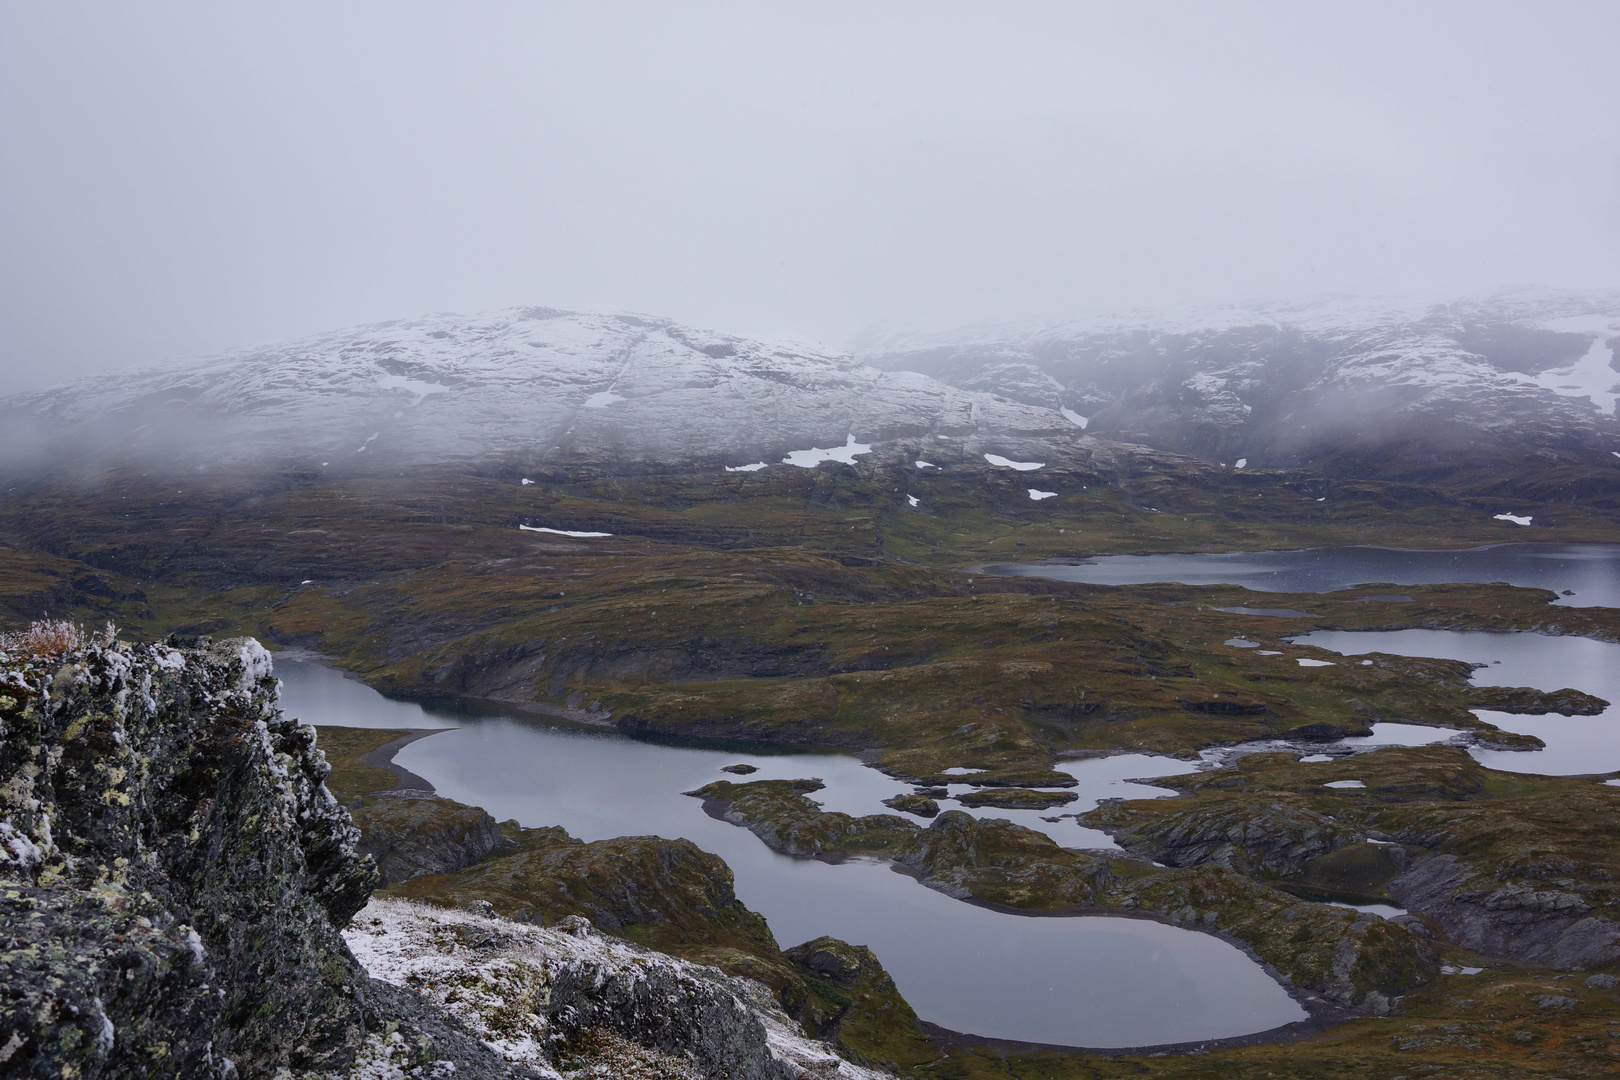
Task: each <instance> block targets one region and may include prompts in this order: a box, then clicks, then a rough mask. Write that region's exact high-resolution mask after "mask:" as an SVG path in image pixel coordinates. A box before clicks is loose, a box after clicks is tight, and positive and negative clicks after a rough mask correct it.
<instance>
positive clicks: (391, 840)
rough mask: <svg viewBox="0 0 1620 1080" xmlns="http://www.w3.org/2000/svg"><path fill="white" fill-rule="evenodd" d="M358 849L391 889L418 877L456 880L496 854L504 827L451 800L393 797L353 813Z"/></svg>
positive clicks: (384, 797) (365, 804)
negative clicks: (465, 869) (442, 876)
mask: <svg viewBox="0 0 1620 1080" xmlns="http://www.w3.org/2000/svg"><path fill="white" fill-rule="evenodd" d="M350 813H351V814H352V815H353V818H354V822H355V825H356V826H357V827H358V828H359V829H360V832H361V841H360V849H361V850H362V851H364V852H365V853H366V854H368V855H370V856H371V857H372V858H373V859H375V860H376V861H377V868H378V869H379V870H380V871H381V872H382V875H383V880H384V881H385V882H387V883H388V884H394V883H396V882H400V881H409V880H410V879H411V878H413V877H416V876H417V875H419V874H452V873H455V872H456V871H457V870H460V869H461V868H462V867H464V866H470V865H471V864H472V863H474V862H477V861H478V860H479V859H482V858H483V857H484V856H485V855H488V854H489V853H490V852H491V851H494V850H495V847H496V845H497V844H499V843H500V840H501V827H500V825H499V824H497V823H496V821H495V819H494V818H493V817H491V816H490V815H489V813H488V812H487V811H485V810H483V809H482V808H480V807H477V806H463V805H462V804H461V803H457V802H451V801H450V800H448V799H439V798H435V797H433V796H431V795H429V796H426V797H416V798H412V797H401V796H389V795H388V794H387V793H385V794H383V795H381V796H374V797H372V798H369V799H366V800H365V801H364V802H363V803H361V804H360V805H358V806H353V807H351V808H350Z"/></svg>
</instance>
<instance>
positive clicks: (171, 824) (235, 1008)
mask: <svg viewBox="0 0 1620 1080" xmlns="http://www.w3.org/2000/svg"><path fill="white" fill-rule="evenodd" d="M13 645H14V648H13V649H12V651H10V652H7V653H0V837H3V840H4V843H3V845H0V896H3V897H4V899H3V900H0V984H3V985H4V987H5V990H4V996H3V998H0V1032H4V1035H3V1036H0V1040H3V1045H0V1071H3V1072H4V1073H5V1074H6V1075H7V1076H41V1077H44V1076H52V1077H57V1076H80V1077H93V1076H109V1077H111V1076H146V1075H163V1076H222V1077H223V1076H226V1075H230V1074H231V1073H233V1072H234V1073H235V1074H236V1075H238V1076H262V1075H269V1074H270V1073H272V1072H274V1070H275V1069H276V1068H277V1067H280V1066H291V1067H294V1068H325V1067H331V1066H337V1065H343V1064H346V1063H347V1062H348V1061H349V1060H350V1059H351V1058H352V1057H353V1056H354V1054H355V1051H356V1050H357V1049H358V1048H359V1046H360V1044H361V1041H362V1040H363V1038H364V1036H365V1029H366V1020H365V1016H364V994H363V989H364V985H365V982H366V977H365V974H364V972H363V971H362V970H361V969H360V968H359V966H358V965H357V964H356V963H355V962H354V960H353V958H352V957H351V956H350V955H349V952H348V950H347V949H346V948H345V947H344V945H343V942H342V940H341V938H340V937H339V936H338V928H339V927H341V926H343V925H344V924H345V923H347V922H348V920H349V917H350V916H351V915H352V914H353V913H354V912H355V911H357V910H358V909H359V908H360V907H361V906H362V905H363V904H364V903H365V902H366V898H367V894H368V893H369V892H370V890H371V888H372V886H373V885H374V884H375V883H376V872H375V870H374V868H373V867H372V864H371V861H370V860H369V859H367V858H365V857H364V856H363V855H362V854H361V852H360V850H359V847H358V841H359V835H358V833H357V832H356V831H355V829H354V828H353V826H352V825H351V824H350V822H349V818H348V815H347V814H345V813H344V812H343V811H342V809H341V808H339V807H338V806H337V804H336V803H335V802H334V801H333V800H332V798H331V796H330V795H328V794H327V792H326V790H325V789H324V788H323V787H322V780H323V779H324V778H325V776H326V771H327V769H326V764H325V761H324V760H323V759H322V757H321V755H320V754H319V753H317V752H316V751H315V750H314V749H313V746H314V733H313V732H312V731H311V729H309V728H307V727H302V726H300V725H299V724H297V723H296V722H294V721H290V720H286V719H284V718H282V717H281V715H280V714H279V712H278V710H277V709H276V706H275V692H276V690H275V688H276V682H275V680H274V678H272V677H271V666H270V658H269V654H267V653H266V652H265V651H264V649H262V648H261V647H260V646H259V645H258V643H257V642H254V641H251V640H246V639H239V640H232V641H222V642H218V643H214V644H205V645H202V646H200V647H197V648H190V649H181V648H176V647H174V646H172V645H152V646H134V645H126V644H123V643H120V642H113V641H110V640H98V641H91V642H80V643H79V644H78V647H76V648H73V649H71V650H70V651H67V652H58V651H54V650H52V651H46V652H45V653H44V654H43V655H33V654H32V653H31V650H30V649H29V648H28V646H27V645H26V644H18V643H17V642H16V641H15V640H14V642H13Z"/></svg>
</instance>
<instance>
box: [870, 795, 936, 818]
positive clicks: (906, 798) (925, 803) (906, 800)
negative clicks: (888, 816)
mask: <svg viewBox="0 0 1620 1080" xmlns="http://www.w3.org/2000/svg"><path fill="white" fill-rule="evenodd" d="M883 805H884V806H887V807H889V808H890V809H893V810H900V811H903V812H905V813H907V814H916V815H917V816H918V817H920V818H931V817H938V816H939V803H937V802H935V801H934V799H933V797H932V796H929V795H924V794H922V793H921V792H907V793H906V794H904V795H895V796H893V797H892V798H888V799H884V800H883Z"/></svg>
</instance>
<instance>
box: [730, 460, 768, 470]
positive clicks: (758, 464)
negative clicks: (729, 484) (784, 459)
mask: <svg viewBox="0 0 1620 1080" xmlns="http://www.w3.org/2000/svg"><path fill="white" fill-rule="evenodd" d="M769 467H770V466H769V465H767V464H766V463H765V462H763V461H756V462H754V463H753V464H752V465H727V466H726V472H759V470H761V469H765V468H769Z"/></svg>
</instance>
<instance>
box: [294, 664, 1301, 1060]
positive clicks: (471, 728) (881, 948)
mask: <svg viewBox="0 0 1620 1080" xmlns="http://www.w3.org/2000/svg"><path fill="white" fill-rule="evenodd" d="M277 672H278V674H279V675H280V676H281V678H282V680H283V684H284V687H283V707H284V708H285V709H286V710H287V711H288V713H289V714H290V715H294V716H297V717H299V718H301V719H302V720H304V721H305V722H307V723H314V724H337V725H344V726H350V727H374V728H376V727H383V728H425V727H444V728H447V730H445V731H444V732H443V733H442V734H438V735H434V736H432V737H430V738H426V739H422V740H419V741H417V742H415V743H412V744H410V745H409V746H407V747H406V748H405V749H404V750H402V751H401V752H400V754H399V755H398V757H397V759H396V760H397V761H398V762H399V764H400V765H402V766H404V767H405V768H407V769H409V770H411V771H412V772H414V773H417V774H419V775H420V776H423V777H425V778H426V779H428V780H429V781H431V782H432V783H433V784H434V785H435V786H436V787H437V789H438V791H439V793H440V794H442V795H444V796H446V797H447V798H451V799H456V800H458V801H461V802H464V803H470V804H473V805H477V806H483V807H485V808H486V809H488V810H489V812H490V813H492V814H494V815H495V816H496V817H497V818H500V819H506V818H515V819H517V820H518V821H519V822H521V823H523V824H525V825H530V826H538V825H561V826H563V827H564V828H566V829H567V830H568V831H569V832H570V833H572V834H573V835H575V836H577V837H579V838H581V839H584V840H597V839H604V838H607V837H611V836H624V835H649V834H650V835H658V836H664V837H669V838H676V837H685V838H687V839H689V840H691V841H692V842H693V843H695V844H697V845H698V846H699V847H700V848H702V849H704V850H705V851H710V852H713V853H714V854H716V855H719V856H720V857H722V858H723V859H725V860H726V862H727V863H728V864H729V865H730V866H731V868H732V870H733V872H734V873H735V874H736V888H737V895H738V896H739V897H740V898H741V899H742V901H743V902H744V903H745V904H747V905H748V906H749V907H750V908H752V909H753V910H755V911H758V912H760V913H761V914H763V915H764V916H765V918H766V919H767V920H768V921H769V923H770V926H771V930H772V932H773V933H774V934H775V935H776V937H777V940H778V942H780V943H781V944H782V945H784V946H789V945H795V944H798V943H799V942H801V941H806V940H809V939H811V938H814V937H817V936H820V935H822V934H831V935H833V936H835V937H839V938H843V939H845V940H847V941H850V942H853V943H855V944H860V945H866V946H868V947H870V948H871V949H872V951H873V952H875V953H876V954H877V956H878V958H879V959H880V960H881V961H882V963H883V965H884V967H885V968H887V969H888V971H889V973H890V974H891V975H892V976H893V977H894V979H895V982H896V984H897V985H898V986H899V988H900V991H901V993H902V994H904V995H905V997H906V1000H908V1001H909V1002H911V1004H912V1005H913V1006H914V1007H915V1008H916V1010H917V1012H918V1015H920V1016H921V1017H922V1018H923V1019H925V1020H927V1021H930V1022H932V1023H935V1024H938V1025H940V1026H942V1027H946V1028H950V1029H952V1030H955V1031H962V1032H967V1033H971V1034H975V1035H980V1036H985V1037H989V1038H999V1039H1009V1040H1019V1041H1028V1042H1040V1043H1052V1044H1058V1045H1069V1046H1089V1047H1126V1046H1149V1045H1155V1044H1160V1043H1175V1042H1194V1041H1200V1040H1206V1039H1217V1038H1225V1037H1231V1036H1236V1035H1243V1034H1250V1033H1253V1032H1258V1031H1265V1030H1269V1029H1271V1028H1273V1027H1278V1026H1281V1025H1284V1024H1288V1023H1291V1022H1293V1021H1296V1020H1302V1019H1304V1018H1305V1015H1306V1014H1305V1011H1304V1009H1303V1008H1301V1007H1300V1005H1299V1004H1298V1003H1296V1002H1295V1001H1293V999H1291V998H1290V997H1289V996H1288V995H1287V993H1286V992H1284V991H1283V989H1282V988H1281V987H1280V986H1279V985H1278V984H1277V983H1276V982H1275V981H1274V980H1272V979H1271V978H1270V977H1268V976H1267V975H1266V974H1265V973H1264V972H1263V971H1262V970H1261V968H1260V967H1259V965H1257V964H1256V963H1254V961H1252V960H1251V959H1249V958H1248V957H1247V956H1246V955H1245V954H1244V953H1242V952H1241V951H1239V950H1238V949H1237V948H1235V947H1233V946H1232V945H1230V944H1228V943H1226V942H1224V941H1222V940H1220V939H1218V938H1215V937H1211V936H1209V935H1207V934H1201V933H1198V932H1196V931H1191V930H1184V929H1181V928H1179V927H1173V926H1166V925H1163V924H1161V923H1157V922H1151V921H1148V920H1142V919H1127V918H1106V917H1071V918H1032V917H1023V916H1017V915H1007V914H1002V913H999V912H993V911H989V910H986V909H984V908H979V907H975V906H973V905H970V904H966V903H963V902H961V901H958V900H953V899H951V898H949V897H947V896H945V895H943V894H941V893H938V892H935V891H934V890H932V889H928V888H925V887H924V886H922V885H919V884H918V883H917V882H915V881H913V880H912V879H911V878H909V877H906V876H904V875H902V874H899V873H896V872H895V871H893V870H891V869H890V868H889V866H888V865H886V864H881V863H876V862H869V861H864V860H852V861H850V862H847V863H843V864H840V865H829V864H826V863H822V862H817V861H814V860H801V859H792V858H788V857H786V856H783V855H778V854H776V853H775V852H773V851H771V850H770V849H769V848H767V847H765V845H764V844H762V843H761V842H760V841H759V840H758V839H756V838H755V837H754V836H753V834H751V833H749V832H748V831H746V830H744V829H740V828H737V827H735V826H732V825H729V824H727V823H725V822H721V821H717V820H715V819H713V818H710V817H708V816H707V815H706V814H704V813H703V810H702V806H701V803H700V802H699V801H698V800H697V799H694V798H691V797H688V796H685V795H682V794H681V793H682V792H684V791H689V790H692V789H694V788H697V787H700V786H702V785H703V784H706V783H709V782H710V781H713V780H718V779H724V778H726V774H724V773H722V772H721V771H720V769H721V767H722V766H725V765H731V764H736V763H740V762H746V763H748V764H752V765H755V766H757V767H758V768H759V769H760V771H759V772H758V773H756V774H753V775H752V776H751V777H750V778H751V779H770V778H782V779H788V778H798V777H805V776H815V777H820V778H821V779H823V780H824V781H825V782H826V783H827V788H826V789H825V790H824V791H820V792H817V793H816V797H817V798H818V799H819V800H820V801H822V802H823V803H824V804H825V805H826V806H827V808H828V809H832V810H843V811H846V812H849V813H856V814H864V813H876V812H887V808H885V807H883V806H882V805H881V800H882V799H883V798H886V797H888V796H890V795H893V794H897V793H899V792H901V791H906V790H909V787H907V786H906V785H901V784H898V783H896V782H895V781H893V780H891V779H889V778H888V777H886V776H884V775H883V774H881V773H879V772H877V771H876V770H874V769H870V768H867V767H865V766H863V765H862V764H860V763H859V762H858V761H856V760H855V759H854V758H853V757H848V756H844V755H838V754H791V755H790V754H760V753H738V752H735V751H728V750H719V749H712V748H703V747H689V746H669V745H661V744H653V743H647V742H640V741H637V740H633V739H629V738H626V737H624V736H621V735H618V734H616V733H611V732H597V731H582V730H577V729H570V728H566V727H563V726H560V725H556V724H552V723H548V722H543V721H535V720H530V719H526V718H520V717H514V716H501V715H487V714H486V715H477V714H473V713H470V712H461V711H457V710H454V709H453V708H449V707H447V708H433V707H428V708H424V707H423V706H420V705H416V704H412V703H405V702H397V701H391V700H389V699H387V698H384V697H382V696H381V695H380V694H377V693H376V692H374V691H372V690H370V689H369V688H367V687H365V686H364V685H362V684H360V683H357V682H353V681H352V680H348V679H345V678H344V677H343V676H342V675H341V674H339V673H337V672H334V671H331V670H328V669H326V668H322V667H319V666H317V665H314V664H308V663H297V662H290V661H285V660H284V661H281V662H279V663H278V664H277ZM1064 767H1065V768H1067V769H1070V770H1071V771H1074V772H1075V774H1076V775H1077V777H1080V778H1081V787H1080V788H1079V789H1077V790H1078V791H1080V792H1081V794H1082V800H1081V802H1079V803H1074V804H1070V807H1068V808H1066V809H1068V810H1069V811H1070V812H1073V810H1074V808H1076V807H1080V808H1085V807H1088V806H1089V805H1094V804H1095V800H1096V799H1097V798H1099V797H1103V795H1104V794H1105V793H1112V794H1122V793H1124V791H1125V790H1129V789H1126V788H1123V787H1122V785H1123V784H1124V782H1125V780H1126V779H1127V778H1128V777H1130V776H1142V775H1153V774H1158V775H1164V774H1168V773H1173V772H1181V771H1185V770H1186V769H1188V768H1189V767H1190V766H1189V765H1188V764H1187V763H1184V762H1178V761H1174V760H1172V759H1166V758H1146V757H1136V758H1135V759H1134V760H1127V759H1123V758H1112V759H1096V760H1094V761H1088V762H1072V763H1068V764H1067V765H1065V766H1064ZM1088 769H1090V770H1092V771H1091V772H1089V773H1088ZM1134 788H1136V790H1135V791H1133V792H1132V794H1137V795H1143V796H1145V795H1151V794H1153V793H1154V791H1155V789H1151V788H1145V787H1144V786H1142V785H1134ZM986 813H988V814H989V815H991V816H1002V817H1015V816H1020V815H1017V814H1015V813H1014V812H1011V811H988V812H986ZM1049 816H1050V815H1049ZM1036 820H1039V818H1038V816H1037V817H1036ZM1042 824H1043V826H1047V827H1049V828H1051V829H1054V830H1061V829H1063V828H1065V827H1066V828H1067V829H1068V830H1070V831H1069V832H1068V833H1067V834H1064V836H1065V838H1064V842H1065V843H1067V844H1069V845H1070V846H1075V847H1086V846H1097V844H1098V843H1099V839H1098V838H1101V840H1102V841H1106V839H1107V838H1106V836H1104V835H1103V834H1101V833H1093V832H1092V831H1091V830H1084V829H1081V828H1080V827H1079V826H1078V825H1076V824H1075V823H1074V822H1073V820H1072V819H1060V823H1059V824H1057V825H1054V824H1053V823H1050V822H1042Z"/></svg>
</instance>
